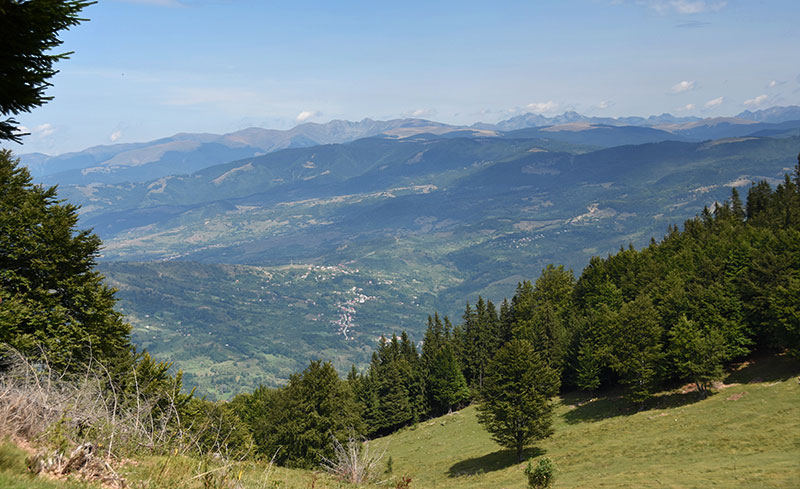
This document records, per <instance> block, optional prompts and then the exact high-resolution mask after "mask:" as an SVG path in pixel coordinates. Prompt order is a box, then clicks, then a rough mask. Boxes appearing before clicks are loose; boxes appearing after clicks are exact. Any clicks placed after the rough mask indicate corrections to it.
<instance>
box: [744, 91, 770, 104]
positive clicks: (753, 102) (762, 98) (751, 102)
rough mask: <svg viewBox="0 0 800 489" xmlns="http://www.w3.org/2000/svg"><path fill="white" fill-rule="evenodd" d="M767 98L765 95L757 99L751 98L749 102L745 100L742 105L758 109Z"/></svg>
mask: <svg viewBox="0 0 800 489" xmlns="http://www.w3.org/2000/svg"><path fill="white" fill-rule="evenodd" d="M767 98H768V97H767V95H766V94H761V95H759V96H758V97H753V98H751V99H749V100H745V101H744V104H745V105H747V106H749V107H758V106H759V105H761V104H763V103H764V102H766V101H767Z"/></svg>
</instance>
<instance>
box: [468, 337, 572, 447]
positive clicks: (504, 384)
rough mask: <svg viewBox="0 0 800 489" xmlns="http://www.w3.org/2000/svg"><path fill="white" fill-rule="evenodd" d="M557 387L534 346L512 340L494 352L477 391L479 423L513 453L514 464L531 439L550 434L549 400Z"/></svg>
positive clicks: (523, 341) (550, 405)
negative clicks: (480, 386) (481, 386)
mask: <svg viewBox="0 0 800 489" xmlns="http://www.w3.org/2000/svg"><path fill="white" fill-rule="evenodd" d="M559 385H560V380H559V376H558V372H556V371H555V370H553V369H552V368H550V367H549V366H547V364H546V363H545V362H544V360H542V358H541V357H540V356H539V354H538V353H537V352H536V350H535V349H534V347H533V345H531V344H530V343H529V342H527V341H525V340H512V341H510V342H509V343H507V344H506V345H505V346H504V347H503V348H501V349H500V351H498V352H497V354H496V355H495V357H494V359H493V360H492V361H491V363H490V364H489V368H487V375H486V377H485V378H484V381H483V388H482V389H481V391H480V404H478V421H480V423H481V424H483V425H484V427H485V428H486V430H487V431H489V433H491V435H492V439H494V440H495V441H496V442H497V443H499V444H500V445H502V446H503V447H506V448H509V449H513V450H516V454H517V461H519V462H521V461H522V452H523V450H524V449H525V447H526V446H527V445H529V444H530V443H531V442H532V441H534V440H541V439H543V438H546V437H548V436H550V435H551V434H552V432H553V429H552V423H553V406H552V404H551V402H550V398H551V397H553V396H554V395H555V394H556V393H557V392H558V388H559Z"/></svg>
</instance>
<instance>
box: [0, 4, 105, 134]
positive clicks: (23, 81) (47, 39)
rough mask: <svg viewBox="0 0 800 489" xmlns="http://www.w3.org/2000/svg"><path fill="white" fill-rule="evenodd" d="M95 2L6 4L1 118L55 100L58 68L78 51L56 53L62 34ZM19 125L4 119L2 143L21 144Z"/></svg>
mask: <svg viewBox="0 0 800 489" xmlns="http://www.w3.org/2000/svg"><path fill="white" fill-rule="evenodd" d="M92 3H95V2H87V1H65V0H26V1H21V0H0V46H3V49H0V114H2V115H3V116H7V115H16V114H19V113H20V112H30V111H31V109H34V108H36V107H39V106H41V105H43V104H45V103H46V102H48V101H49V100H51V99H52V97H48V96H46V95H45V94H44V92H45V90H46V89H47V88H48V87H49V86H51V83H50V82H49V81H48V80H49V79H50V78H52V77H53V75H55V74H56V73H58V72H57V71H56V70H55V69H54V68H53V64H54V63H56V62H57V61H59V60H61V59H65V58H67V57H68V56H69V55H70V54H72V53H60V54H50V53H49V51H50V50H51V49H53V48H56V47H58V46H60V45H61V42H62V41H61V40H60V39H59V38H58V35H59V33H60V32H61V31H64V30H67V29H69V28H70V27H72V26H75V25H77V24H78V23H80V22H81V21H82V20H85V19H81V18H80V17H78V15H79V14H80V12H81V10H83V9H84V8H85V7H87V6H89V5H91V4H92ZM17 124H18V122H17V121H16V120H14V119H13V118H8V119H6V120H3V121H0V139H10V140H12V141H16V142H19V141H20V136H22V134H19V133H18V132H17Z"/></svg>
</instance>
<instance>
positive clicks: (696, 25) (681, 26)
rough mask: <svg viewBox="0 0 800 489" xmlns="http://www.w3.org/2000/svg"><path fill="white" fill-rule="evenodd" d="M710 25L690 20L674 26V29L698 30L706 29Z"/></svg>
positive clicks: (709, 23)
mask: <svg viewBox="0 0 800 489" xmlns="http://www.w3.org/2000/svg"><path fill="white" fill-rule="evenodd" d="M710 25H711V22H700V21H698V20H692V21H689V22H682V23H680V24H675V27H677V28H679V29H700V28H701V27H708V26H710Z"/></svg>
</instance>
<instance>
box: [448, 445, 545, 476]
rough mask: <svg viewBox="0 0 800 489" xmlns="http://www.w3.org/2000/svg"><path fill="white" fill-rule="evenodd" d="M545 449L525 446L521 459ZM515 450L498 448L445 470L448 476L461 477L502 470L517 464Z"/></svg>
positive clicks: (538, 454) (537, 454)
mask: <svg viewBox="0 0 800 489" xmlns="http://www.w3.org/2000/svg"><path fill="white" fill-rule="evenodd" d="M544 453H545V451H544V450H542V449H541V448H539V447H531V448H526V449H525V450H524V451H523V452H522V459H523V460H528V459H530V458H533V457H538V456H540V455H544ZM517 463H518V462H517V452H516V450H498V451H496V452H492V453H488V454H486V455H483V456H481V457H473V458H468V459H467V460H462V461H461V462H457V463H455V464H453V466H452V467H450V469H449V470H448V471H447V475H448V477H462V476H465V475H475V474H483V473H486V472H494V471H496V470H502V469H505V468H507V467H511V466H512V465H515V464H517Z"/></svg>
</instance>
